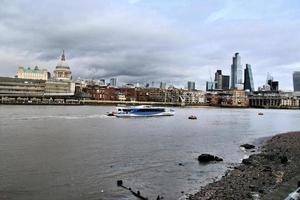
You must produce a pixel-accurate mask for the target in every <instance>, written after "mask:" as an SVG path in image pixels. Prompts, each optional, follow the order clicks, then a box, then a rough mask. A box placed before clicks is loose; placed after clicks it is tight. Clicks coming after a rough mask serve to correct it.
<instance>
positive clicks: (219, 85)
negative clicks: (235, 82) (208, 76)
mask: <svg viewBox="0 0 300 200" xmlns="http://www.w3.org/2000/svg"><path fill="white" fill-rule="evenodd" d="M215 89H216V90H222V70H217V71H216V73H215Z"/></svg>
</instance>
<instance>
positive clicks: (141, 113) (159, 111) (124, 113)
mask: <svg viewBox="0 0 300 200" xmlns="http://www.w3.org/2000/svg"><path fill="white" fill-rule="evenodd" d="M174 114H175V112H174V110H172V109H167V108H161V107H151V106H146V105H143V106H130V107H117V111H116V112H114V116H116V117H159V116H173V115H174Z"/></svg>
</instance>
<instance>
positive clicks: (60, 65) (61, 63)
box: [56, 50, 70, 69]
mask: <svg viewBox="0 0 300 200" xmlns="http://www.w3.org/2000/svg"><path fill="white" fill-rule="evenodd" d="M57 68H63V69H70V67H69V65H68V63H67V61H66V57H65V51H64V50H63V53H62V55H61V58H60V60H59V62H58V63H57V65H56V69H57Z"/></svg>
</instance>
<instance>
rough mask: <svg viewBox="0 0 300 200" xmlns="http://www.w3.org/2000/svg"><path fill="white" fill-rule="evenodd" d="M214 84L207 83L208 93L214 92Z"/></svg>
mask: <svg viewBox="0 0 300 200" xmlns="http://www.w3.org/2000/svg"><path fill="white" fill-rule="evenodd" d="M214 86H215V84H214V82H211V81H206V91H213V90H214Z"/></svg>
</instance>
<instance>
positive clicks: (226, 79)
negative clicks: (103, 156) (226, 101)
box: [222, 75, 230, 90]
mask: <svg viewBox="0 0 300 200" xmlns="http://www.w3.org/2000/svg"><path fill="white" fill-rule="evenodd" d="M229 80H230V76H227V75H222V90H228V89H229V82H230V81H229Z"/></svg>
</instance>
